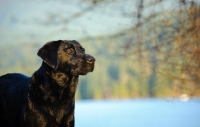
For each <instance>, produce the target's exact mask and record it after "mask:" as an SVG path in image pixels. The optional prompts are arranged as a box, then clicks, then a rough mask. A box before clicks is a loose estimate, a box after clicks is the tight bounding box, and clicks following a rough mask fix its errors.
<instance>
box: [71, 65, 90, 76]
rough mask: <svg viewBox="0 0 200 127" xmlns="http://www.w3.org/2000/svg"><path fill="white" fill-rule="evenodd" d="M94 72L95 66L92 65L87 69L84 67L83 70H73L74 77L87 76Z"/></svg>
mask: <svg viewBox="0 0 200 127" xmlns="http://www.w3.org/2000/svg"><path fill="white" fill-rule="evenodd" d="M93 70H94V64H90V65H88V66H86V67H82V68H81V69H80V68H79V69H77V68H76V69H73V70H71V74H72V75H86V74H87V73H89V72H92V71H93Z"/></svg>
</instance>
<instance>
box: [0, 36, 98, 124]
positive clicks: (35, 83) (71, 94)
mask: <svg viewBox="0 0 200 127" xmlns="http://www.w3.org/2000/svg"><path fill="white" fill-rule="evenodd" d="M38 56H40V57H41V58H42V59H43V62H42V65H41V67H40V68H39V69H38V70H37V71H36V72H35V73H34V74H33V75H32V76H31V77H27V76H25V75H22V74H18V73H13V74H6V75H3V76H1V77H0V127H74V107H75V91H76V87H77V84H78V77H79V75H85V74H87V73H88V72H92V71H93V69H94V63H95V59H94V57H92V56H90V55H88V54H85V50H84V48H83V47H82V46H81V45H80V44H79V43H78V42H77V41H66V40H59V41H52V42H48V43H47V44H45V45H44V46H43V47H42V48H41V49H40V50H39V51H38Z"/></svg>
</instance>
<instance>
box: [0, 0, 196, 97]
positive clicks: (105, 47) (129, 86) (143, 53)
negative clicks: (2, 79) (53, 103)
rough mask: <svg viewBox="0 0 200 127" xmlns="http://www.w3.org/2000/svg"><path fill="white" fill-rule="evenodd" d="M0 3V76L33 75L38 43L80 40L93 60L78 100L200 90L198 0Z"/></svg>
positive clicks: (8, 0)
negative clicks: (13, 73) (93, 63)
mask: <svg viewBox="0 0 200 127" xmlns="http://www.w3.org/2000/svg"><path fill="white" fill-rule="evenodd" d="M0 3H1V4H0V75H3V74H5V73H12V72H17V73H23V74H26V75H29V76H31V75H32V74H33V72H34V71H36V70H37V69H38V68H39V67H40V65H41V62H42V60H41V59H40V58H39V57H38V56H37V55H36V54H37V51H38V49H39V48H40V47H41V46H42V45H44V44H45V43H46V42H48V41H52V40H59V39H63V40H78V41H79V42H80V43H81V44H82V45H83V47H85V49H86V53H88V54H91V55H93V56H94V57H95V58H96V64H95V70H94V72H92V73H89V74H88V75H86V76H80V81H79V86H78V89H77V92H76V99H127V98H148V97H151V98H153V97H159V98H177V97H180V96H183V95H185V96H188V97H199V96H200V0H74V1H70V0H61V1H58V0H57V1H56V0H55V1H54V0H51V1H47V0H35V1H25V0H16V1H11V0H1V1H0Z"/></svg>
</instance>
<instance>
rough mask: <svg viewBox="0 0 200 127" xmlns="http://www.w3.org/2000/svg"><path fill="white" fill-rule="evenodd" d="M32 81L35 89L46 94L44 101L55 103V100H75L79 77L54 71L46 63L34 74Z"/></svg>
mask: <svg viewBox="0 0 200 127" xmlns="http://www.w3.org/2000/svg"><path fill="white" fill-rule="evenodd" d="M32 81H33V84H35V85H34V87H37V89H40V90H41V92H43V93H45V96H44V97H43V98H44V100H49V99H50V101H51V102H54V101H55V100H68V101H69V100H74V98H75V92H76V87H77V84H78V76H73V75H70V74H68V75H67V74H66V73H64V72H61V71H58V70H54V69H53V68H51V67H50V66H48V65H47V64H46V63H45V62H43V63H42V65H41V67H40V68H39V69H38V70H37V71H36V72H35V73H34V74H33V76H32Z"/></svg>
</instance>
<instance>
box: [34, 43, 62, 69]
mask: <svg viewBox="0 0 200 127" xmlns="http://www.w3.org/2000/svg"><path fill="white" fill-rule="evenodd" d="M61 42H62V41H61V40H58V41H52V42H48V43H46V44H45V45H44V46H43V47H42V48H40V49H39V51H38V53H37V55H38V56H40V57H41V58H42V59H43V61H44V62H45V63H46V64H48V65H49V66H50V67H52V68H54V69H56V68H57V67H58V48H59V46H60V44H61Z"/></svg>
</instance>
